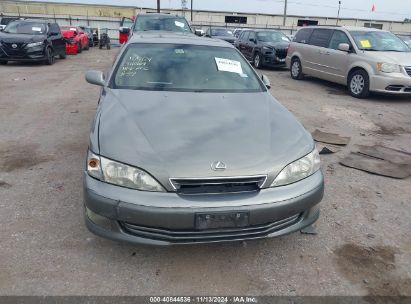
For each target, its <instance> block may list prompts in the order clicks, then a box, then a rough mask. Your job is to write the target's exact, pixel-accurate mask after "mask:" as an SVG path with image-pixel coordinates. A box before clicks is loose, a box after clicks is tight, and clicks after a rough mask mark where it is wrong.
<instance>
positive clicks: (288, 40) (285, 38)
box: [281, 37, 290, 42]
mask: <svg viewBox="0 0 411 304" xmlns="http://www.w3.org/2000/svg"><path fill="white" fill-rule="evenodd" d="M281 39H283V40H284V41H287V42H290V39H288V38H287V37H281Z"/></svg>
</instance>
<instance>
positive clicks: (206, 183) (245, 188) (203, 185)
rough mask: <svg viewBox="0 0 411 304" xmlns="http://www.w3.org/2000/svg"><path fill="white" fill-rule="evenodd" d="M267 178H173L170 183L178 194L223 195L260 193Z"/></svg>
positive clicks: (262, 176)
mask: <svg viewBox="0 0 411 304" xmlns="http://www.w3.org/2000/svg"><path fill="white" fill-rule="evenodd" d="M266 178H267V176H265V175H261V176H251V177H233V178H225V177H222V178H206V179H188V178H182V179H179V178H171V179H170V182H171V184H172V185H173V187H174V189H175V190H176V191H177V193H178V194H187V195H190V194H191V195H194V194H222V193H238V192H252V191H258V190H260V189H261V187H262V186H263V184H264V182H265V180H266Z"/></svg>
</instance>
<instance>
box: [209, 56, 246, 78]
mask: <svg viewBox="0 0 411 304" xmlns="http://www.w3.org/2000/svg"><path fill="white" fill-rule="evenodd" d="M215 62H216V64H217V70H219V71H223V72H231V73H237V74H243V69H242V68H241V63H240V61H235V60H230V59H224V58H217V57H215Z"/></svg>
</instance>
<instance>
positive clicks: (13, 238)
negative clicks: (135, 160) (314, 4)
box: [0, 49, 411, 296]
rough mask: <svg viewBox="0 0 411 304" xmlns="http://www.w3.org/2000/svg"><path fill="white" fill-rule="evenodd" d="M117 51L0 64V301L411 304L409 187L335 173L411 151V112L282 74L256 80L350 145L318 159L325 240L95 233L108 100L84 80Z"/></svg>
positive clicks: (395, 103)
mask: <svg viewBox="0 0 411 304" xmlns="http://www.w3.org/2000/svg"><path fill="white" fill-rule="evenodd" d="M117 51H118V49H114V50H111V51H106V50H103V51H100V50H98V49H93V50H90V51H89V52H84V53H83V54H81V55H78V56H70V57H69V58H68V59H66V60H58V61H57V62H56V64H55V65H54V66H51V67H49V66H43V65H37V64H32V65H31V64H30V65H29V64H9V65H7V66H0V208H1V212H0V222H1V229H0V294H1V295H158V294H163V295H183V294H191V295H194V294H196V295H210V294H213V295H234V294H249V295H290V296H293V295H408V296H411V221H410V219H411V178H408V179H404V180H396V179H391V178H386V177H381V176H377V175H371V174H367V173H365V172H361V171H358V170H354V169H349V168H345V167H342V166H341V165H339V164H338V159H339V158H340V157H341V156H343V155H345V154H346V153H348V152H349V151H350V149H351V146H352V145H353V144H356V143H357V144H358V143H361V144H384V145H386V146H389V147H393V148H396V149H402V150H408V151H411V119H410V117H411V100H410V99H406V98H392V97H384V96H373V97H372V98H370V99H369V100H357V99H354V98H351V97H350V96H349V95H348V94H347V93H346V89H345V88H344V87H341V86H338V85H335V84H331V83H328V82H325V81H320V80H315V79H311V78H310V79H305V80H303V81H294V80H292V79H291V78H290V77H289V74H288V72H287V71H285V70H261V71H259V72H262V73H265V74H266V75H268V76H269V78H270V79H271V82H272V85H273V88H272V89H271V93H272V94H273V95H274V96H275V97H276V98H277V99H278V100H279V101H280V102H282V103H283V104H284V105H285V106H286V107H287V108H288V109H289V110H290V111H292V112H293V113H294V114H295V116H297V117H298V119H300V121H302V123H303V124H304V125H305V127H306V128H307V129H308V130H310V131H314V130H315V129H316V128H319V129H321V130H323V131H328V132H333V133H339V134H341V135H344V136H350V137H351V142H350V144H349V145H348V146H347V147H345V148H344V149H343V150H342V151H341V152H339V153H337V154H333V155H326V156H323V157H322V160H323V171H324V174H325V180H326V192H325V197H324V199H323V202H322V214H321V217H320V219H319V220H318V222H317V223H316V230H317V232H318V234H317V235H306V234H301V233H294V234H291V235H288V236H284V237H281V238H276V239H268V240H259V241H250V242H235V243H225V244H213V245H200V246H181V247H166V248H162V247H161V248H159V247H147V246H135V245H129V244H124V243H117V242H113V241H109V240H105V239H102V238H99V237H97V236H94V235H93V234H91V233H90V232H88V230H87V229H86V227H85V225H84V223H83V209H82V192H81V189H82V188H81V184H82V180H81V174H82V170H83V165H84V158H85V152H86V150H87V143H88V132H89V128H90V124H91V121H92V119H93V115H94V112H95V109H96V104H97V98H98V94H99V88H97V87H95V86H91V85H89V84H87V83H86V82H85V81H84V72H85V71H86V70H87V69H100V70H104V69H106V68H108V67H109V66H110V64H111V62H112V60H113V57H114V55H115V53H116V52H117Z"/></svg>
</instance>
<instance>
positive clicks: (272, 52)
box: [235, 30, 290, 68]
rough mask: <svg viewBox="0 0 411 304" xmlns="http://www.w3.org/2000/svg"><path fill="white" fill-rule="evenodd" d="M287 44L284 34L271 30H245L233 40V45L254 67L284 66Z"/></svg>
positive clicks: (288, 41)
mask: <svg viewBox="0 0 411 304" xmlns="http://www.w3.org/2000/svg"><path fill="white" fill-rule="evenodd" d="M289 45H290V40H289V39H288V38H287V36H286V35H284V34H283V33H282V32H279V31H273V30H246V31H243V32H242V33H241V34H240V36H239V37H238V39H237V41H236V42H235V46H236V47H237V48H238V49H239V50H240V52H241V53H242V54H243V55H244V57H245V58H247V59H248V60H250V61H252V62H253V63H254V66H255V67H256V68H260V67H263V66H270V67H279V66H285V58H286V57H287V51H288V46H289Z"/></svg>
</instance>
